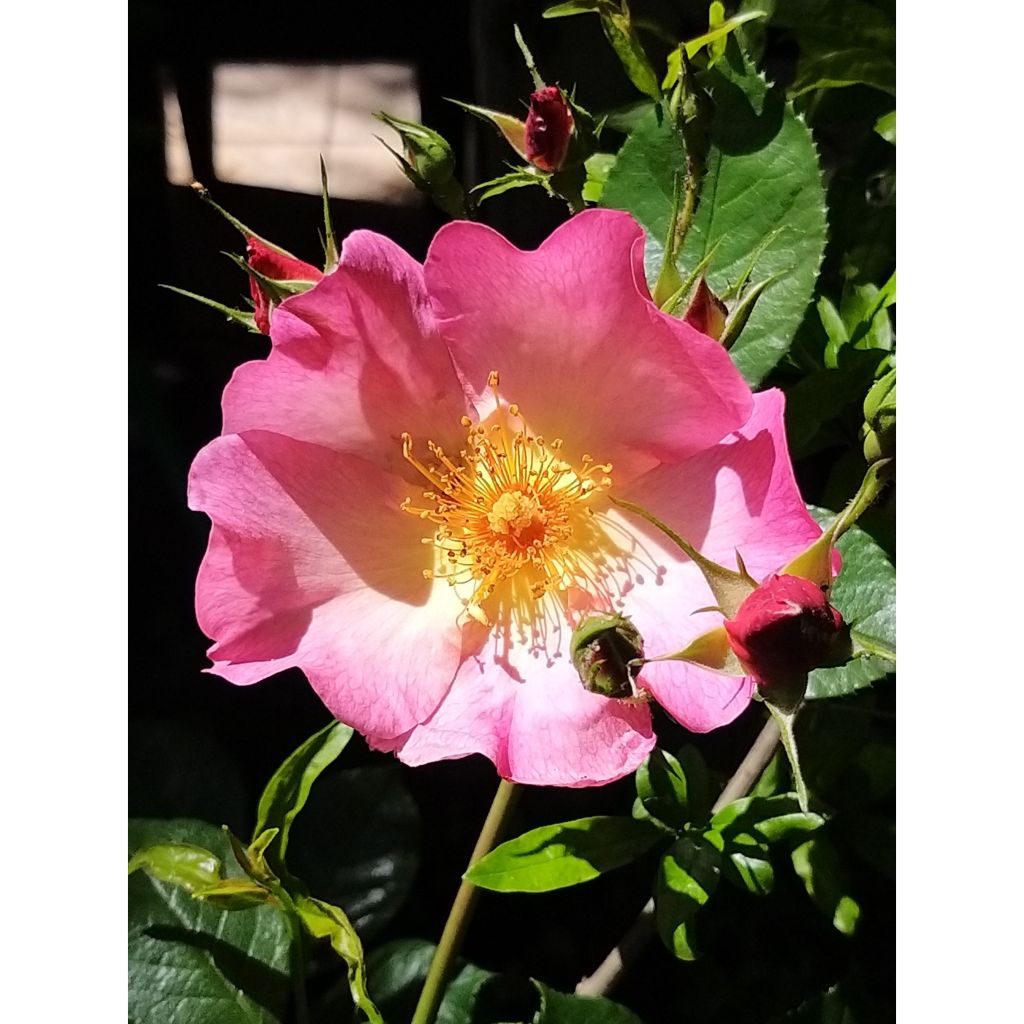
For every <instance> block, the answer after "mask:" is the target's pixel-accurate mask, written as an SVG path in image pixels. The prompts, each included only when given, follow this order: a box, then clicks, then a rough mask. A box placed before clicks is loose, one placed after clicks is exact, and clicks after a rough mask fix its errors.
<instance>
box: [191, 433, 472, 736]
mask: <svg viewBox="0 0 1024 1024" xmlns="http://www.w3.org/2000/svg"><path fill="white" fill-rule="evenodd" d="M406 493H407V485H406V484H405V483H404V482H403V481H402V480H400V479H398V478H395V477H393V476H389V475H388V474H386V473H384V472H382V471H381V470H379V469H378V468H376V467H375V466H373V465H372V464H369V463H367V462H365V461H363V460H361V459H358V458H355V457H354V456H351V455H346V454H343V453H340V452H336V451H332V450H331V449H328V448H324V447H322V446H319V445H313V444H309V443H307V442H302V441H296V440H294V439H292V438H288V437H283V436H282V435H279V434H273V433H270V432H267V431H248V432H246V433H245V434H242V435H228V436H226V437H221V438H218V439H217V440H215V441H213V442H212V443H211V444H209V445H207V447H206V448H204V449H203V450H202V451H201V452H200V453H199V455H198V456H197V457H196V461H195V463H194V465H193V467H192V472H191V474H190V480H189V504H190V506H191V507H192V508H194V509H197V510H200V511H204V512H206V513H208V514H209V515H210V517H211V518H212V519H213V521H214V524H215V529H214V531H213V535H212V536H211V541H210V547H209V550H208V552H207V555H206V559H205V560H204V562H203V566H202V569H201V570H200V574H199V579H198V581H197V585H196V608H197V614H198V617H199V622H200V625H201V627H202V628H203V630H204V632H206V633H207V635H209V636H211V637H212V638H213V639H215V640H216V641H217V642H216V643H215V644H214V646H213V647H212V648H211V650H210V656H211V658H213V659H214V662H215V664H214V666H213V669H212V671H214V672H215V673H217V674H219V675H223V676H224V677H225V678H228V679H230V680H232V681H233V682H239V683H250V682H255V681H257V680H258V679H262V678H265V677H266V676H268V675H271V674H272V673H274V672H277V671H280V670H281V669H283V668H287V667H290V666H292V665H298V666H299V667H300V668H302V669H303V670H304V671H305V672H306V674H307V675H308V676H309V678H310V681H311V682H312V684H313V686H314V688H315V689H316V690H317V693H318V694H319V695H320V697H321V699H322V700H323V701H324V703H325V704H327V706H328V707H329V708H330V709H331V711H332V712H333V713H334V714H335V715H336V716H337V717H338V718H339V719H341V720H342V721H345V722H348V723H349V724H351V725H353V726H355V727H356V728H357V729H359V730H360V731H364V732H369V733H373V734H376V735H390V736H395V735H399V734H401V733H404V732H407V731H408V730H409V729H410V728H411V727H412V726H413V725H414V724H416V723H417V722H420V721H422V720H423V719H424V718H426V717H427V716H428V715H429V714H430V712H431V711H433V709H434V708H435V707H436V706H437V704H438V702H439V701H440V700H441V698H442V697H443V696H444V694H445V693H446V692H447V689H448V686H449V684H450V682H451V680H452V677H453V675H454V673H455V669H456V667H457V665H458V663H459V659H460V654H461V637H460V631H459V629H458V627H457V625H456V619H457V617H458V615H459V613H460V611H461V606H460V605H459V603H458V601H457V600H456V599H455V597H454V594H453V593H452V591H451V588H450V587H448V586H447V585H445V584H441V583H431V582H428V581H427V580H425V579H424V578H423V569H424V568H426V567H428V566H429V565H430V561H431V558H432V555H431V552H430V548H428V547H427V546H425V545H423V544H421V543H420V537H421V536H422V534H423V533H424V532H426V531H425V530H424V526H423V523H421V522H420V521H419V520H417V519H416V518H415V517H413V516H410V515H408V514H407V513H404V512H402V511H401V510H400V509H399V503H400V502H401V500H402V498H403V497H404V495H405V494H406ZM382 688H384V690H386V699H381V694H382Z"/></svg>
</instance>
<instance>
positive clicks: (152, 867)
mask: <svg viewBox="0 0 1024 1024" xmlns="http://www.w3.org/2000/svg"><path fill="white" fill-rule="evenodd" d="M139 870H141V871H145V873H146V874H147V875H149V876H150V878H155V879H157V881H160V882H170V883H171V884H172V885H176V886H178V887H179V888H182V889H184V890H185V891H186V892H191V893H194V892H197V891H198V890H200V889H204V888H206V887H207V886H210V885H213V884H214V883H216V882H219V881H220V879H221V862H220V858H219V857H217V856H216V855H215V854H213V853H211V852H210V851H209V850H205V849H203V848H202V847H201V846H192V845H191V844H188V843H158V844H156V845H155V846H146V847H143V849H141V850H139V851H138V852H137V853H136V854H135V856H133V857H132V858H131V860H129V861H128V874H129V875H130V874H133V873H134V872H136V871H139Z"/></svg>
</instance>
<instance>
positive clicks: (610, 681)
mask: <svg viewBox="0 0 1024 1024" xmlns="http://www.w3.org/2000/svg"><path fill="white" fill-rule="evenodd" d="M569 649H570V651H571V652H572V663H573V665H574V666H575V668H576V671H577V672H578V673H579V676H580V681H581V682H582V683H583V686H584V688H585V689H587V690H589V691H590V692H591V693H599V694H601V695H602V696H604V697H619V698H622V697H633V696H635V695H636V690H635V688H634V685H633V683H634V680H635V679H636V677H637V673H638V672H639V671H640V665H639V664H635V662H636V661H637V660H638V659H642V658H643V656H644V642H643V638H642V637H641V636H640V633H639V631H638V630H637V628H636V626H634V625H633V623H632V622H630V620H629V619H628V618H626V616H624V615H616V614H615V613H614V612H599V613H598V614H596V615H591V616H588V617H587V618H586V619H584V620H583V622H582V623H580V625H579V626H577V627H576V629H575V630H573V634H572V640H571V642H570V645H569Z"/></svg>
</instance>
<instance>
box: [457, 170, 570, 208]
mask: <svg viewBox="0 0 1024 1024" xmlns="http://www.w3.org/2000/svg"><path fill="white" fill-rule="evenodd" d="M527 185H540V186H541V187H542V188H544V189H545V190H546V191H547V192H549V193H550V192H551V186H550V185H549V184H548V175H546V174H545V173H544V172H543V171H539V170H537V169H536V168H535V167H522V168H518V169H517V170H514V171H510V172H509V173H508V174H499V175H498V177H497V178H492V179H491V180H490V181H482V182H480V184H479V185H474V186H473V188H472V189H470V191H471V192H478V191H480V189H486V191H485V192H484V193H483V195H481V196H479V197H478V198H477V202H478V203H482V202H483V201H484V200H485V199H491V198H493V197H494V196H500V195H501V194H502V193H503V192H508V191H509V189H513V188H523V187H525V186H527Z"/></svg>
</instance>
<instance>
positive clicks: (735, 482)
mask: <svg viewBox="0 0 1024 1024" xmlns="http://www.w3.org/2000/svg"><path fill="white" fill-rule="evenodd" d="M783 409H784V399H783V395H782V392H781V391H777V390H772V391H766V392H764V393H762V394H759V395H755V396H754V412H753V414H752V415H751V417H750V419H749V420H748V421H747V423H746V424H744V426H743V427H742V429H741V430H739V431H737V433H736V435H735V436H734V437H732V438H730V439H728V440H727V441H726V442H724V443H722V444H720V445H716V446H714V447H713V448H709V449H708V450H707V451H705V452H701V453H700V454H698V455H695V456H693V458H690V459H687V460H686V461H685V462H681V463H678V464H676V465H673V466H660V467H658V468H657V469H655V470H653V471H651V472H650V473H647V474H646V475H644V476H643V477H641V478H640V479H638V480H636V481H635V482H634V483H633V485H632V487H630V488H629V489H628V491H626V492H625V493H623V494H621V495H619V496H621V497H623V498H627V499H628V500H630V501H634V502H636V503H637V504H638V505H641V506H642V507H643V508H645V509H647V510H648V511H649V512H651V513H652V514H654V515H655V516H657V517H658V518H659V519H661V520H662V521H664V522H665V523H667V524H668V525H669V526H671V527H672V528H673V529H674V530H676V532H678V533H679V534H680V535H681V536H683V537H684V538H685V539H686V540H688V541H689V542H690V543H691V544H692V545H693V546H694V547H696V548H697V549H698V550H699V551H701V553H702V554H705V555H706V556H707V557H709V558H711V559H713V560H714V561H717V562H719V563H721V564H722V565H726V566H728V567H730V568H732V567H734V566H735V564H736V555H735V552H736V551H737V550H738V551H739V552H740V554H741V555H742V556H743V560H744V562H745V563H746V566H747V569H748V571H749V572H750V574H751V575H752V576H753V577H754V579H755V580H761V579H763V578H764V577H765V576H766V575H768V574H769V573H771V572H775V571H777V570H778V569H779V568H780V567H781V566H782V565H784V564H785V563H786V562H788V561H789V560H790V559H791V558H792V557H793V556H794V555H796V554H797V553H799V552H800V551H802V550H803V549H804V548H805V547H806V546H807V545H808V544H809V543H810V542H811V541H813V540H814V539H815V538H816V537H818V536H820V534H821V528H820V527H819V526H818V525H817V524H816V523H815V522H814V520H813V519H812V518H811V516H810V515H809V513H808V512H807V508H806V506H805V505H804V502H803V499H802V498H801V497H800V492H799V490H798V489H797V486H796V481H795V480H794V478H793V469H792V466H791V464H790V460H789V452H788V449H787V447H786V432H785V424H784V422H783ZM611 515H612V517H613V518H615V519H617V520H618V521H619V522H621V523H623V525H624V526H628V528H630V529H632V530H633V531H634V532H639V533H642V534H643V536H644V538H645V544H646V545H647V546H649V548H650V549H651V552H652V554H653V555H654V557H655V558H656V559H657V560H659V561H660V562H661V563H662V564H663V565H664V566H666V568H667V572H666V573H665V575H664V579H663V582H662V584H661V585H651V584H650V583H649V582H645V584H644V585H641V586H637V587H636V588H634V589H633V590H631V591H630V592H629V594H628V595H627V596H626V598H625V602H626V605H625V611H626V612H627V614H629V615H630V616H631V618H632V619H633V621H634V622H635V624H636V626H637V628H638V629H639V630H640V632H641V633H642V635H643V637H644V644H645V651H646V654H647V655H648V657H655V656H657V655H661V654H670V653H672V652H674V651H678V650H681V649H682V648H684V647H685V646H686V645H687V644H688V643H689V642H690V641H691V640H693V639H694V637H696V636H697V635H699V634H700V633H703V632H705V631H707V630H709V629H713V628H714V627H716V626H719V625H721V623H722V616H721V614H719V613H717V612H704V613H701V614H697V615H695V614H693V612H695V611H696V610H697V609H698V608H705V607H708V606H709V605H713V604H714V603H715V599H714V597H713V596H712V594H711V591H710V590H709V589H708V586H707V584H706V583H705V581H704V578H703V576H702V575H701V574H700V572H699V570H698V569H697V568H696V566H695V565H694V564H693V563H692V562H691V561H690V560H689V559H688V558H686V556H685V555H684V554H683V553H682V552H681V551H680V550H679V549H678V548H677V547H675V545H673V544H672V542H671V541H670V540H669V539H668V538H667V537H665V536H664V535H663V534H662V533H660V532H659V531H656V530H655V529H654V528H653V527H651V526H649V525H648V524H645V523H643V522H642V521H641V520H639V519H638V518H637V517H636V516H633V515H632V514H629V513H625V512H622V511H621V510H617V511H615V512H613V513H611ZM641 680H642V682H643V684H644V685H645V686H646V687H647V689H649V690H650V691H651V693H653V694H654V696H655V698H656V699H657V700H658V702H659V703H660V704H661V705H662V706H663V707H664V708H665V709H666V710H667V711H669V712H670V713H671V714H672V715H673V716H674V717H675V718H676V719H678V720H679V721H680V722H681V723H682V724H683V725H685V726H686V727H687V728H688V729H691V730H692V731H694V732H707V731H708V730H710V729H715V728H717V727H718V726H721V725H725V724H727V723H728V722H731V721H732V720H733V719H734V718H736V716H737V715H739V714H740V712H742V711H743V710H744V708H746V706H747V704H748V702H749V700H750V697H751V694H752V692H753V686H752V683H751V681H750V680H749V679H741V678H738V677H731V676H722V675H717V674H716V673H714V672H709V671H706V670H704V669H701V668H698V667H696V666H693V665H687V664H685V663H682V662H669V663H662V664H652V665H647V666H645V668H644V670H643V672H642V673H641Z"/></svg>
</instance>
